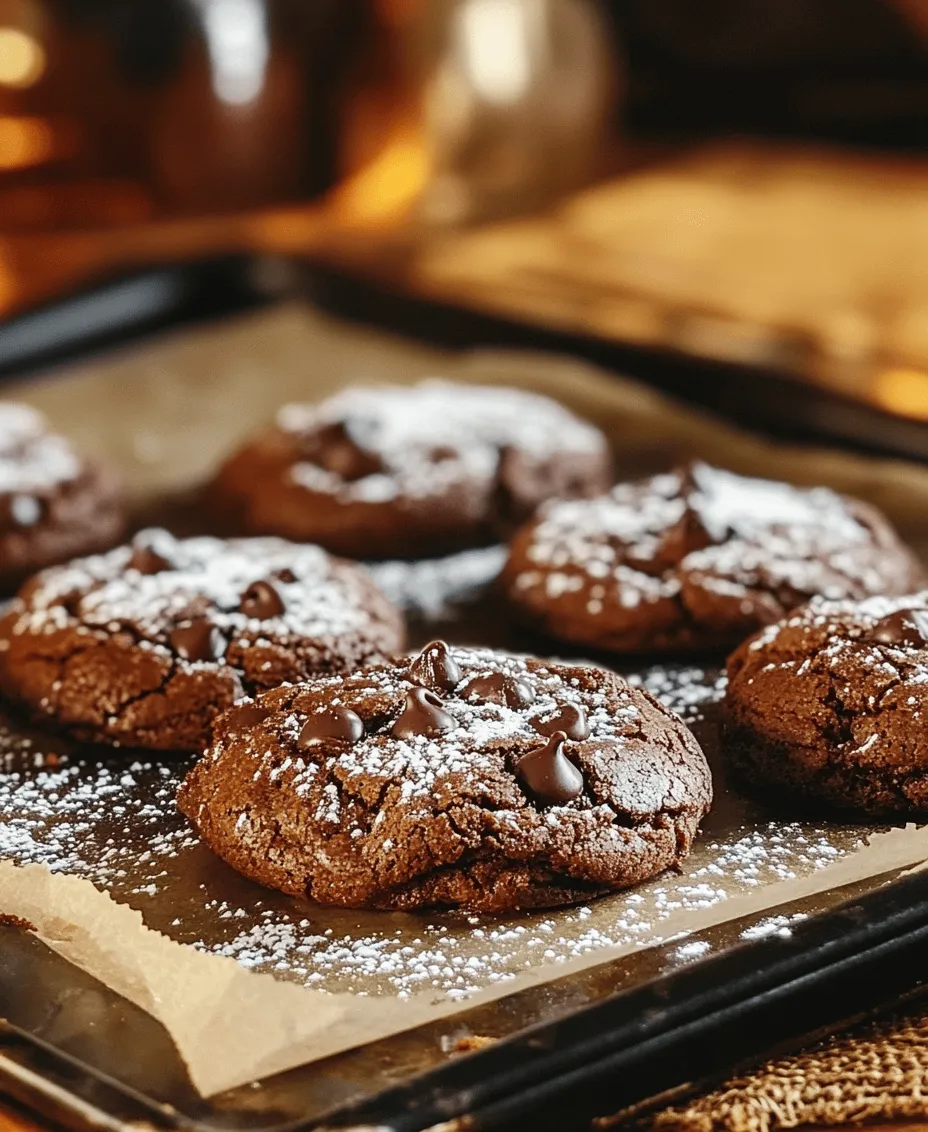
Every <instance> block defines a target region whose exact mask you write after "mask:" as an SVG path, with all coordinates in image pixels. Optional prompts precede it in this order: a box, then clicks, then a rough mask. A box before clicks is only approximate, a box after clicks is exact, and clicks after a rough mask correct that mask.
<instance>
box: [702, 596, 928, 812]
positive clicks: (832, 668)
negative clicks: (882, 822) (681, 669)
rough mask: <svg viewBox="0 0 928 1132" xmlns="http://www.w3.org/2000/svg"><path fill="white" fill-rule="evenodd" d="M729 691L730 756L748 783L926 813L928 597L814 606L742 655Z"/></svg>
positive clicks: (869, 808)
mask: <svg viewBox="0 0 928 1132" xmlns="http://www.w3.org/2000/svg"><path fill="white" fill-rule="evenodd" d="M728 680H729V683H728V690H727V693H726V697H725V702H724V727H723V740H724V746H725V751H726V753H727V754H728V756H729V757H730V758H731V759H732V761H733V763H734V764H735V766H736V767H737V768H738V769H740V771H741V772H742V774H743V775H744V776H745V777H747V778H748V779H750V780H752V781H754V782H758V783H761V784H763V785H764V787H765V788H768V789H769V787H771V786H773V787H775V788H778V789H780V790H783V791H787V792H789V793H791V794H793V795H795V796H798V797H804V798H809V799H813V800H816V801H818V802H820V803H821V802H825V803H827V804H828V805H831V806H839V807H842V808H845V809H855V810H862V811H865V812H866V813H869V814H877V815H882V814H893V813H918V814H925V813H928V732H926V729H925V721H926V719H928V592H923V593H920V594H915V595H914V596H908V597H893V598H886V597H873V598H868V599H867V600H865V601H860V602H850V601H848V602H828V601H821V600H817V601H813V602H811V603H810V604H809V605H808V606H806V607H805V608H803V609H800V610H798V611H797V612H795V613H794V614H793V615H792V616H790V617H789V618H787V619H785V620H783V621H780V622H779V623H778V624H776V625H771V626H769V627H768V628H766V629H764V630H763V631H762V632H761V633H760V634H758V635H757V636H756V637H754V638H753V639H752V640H750V641H746V642H745V643H744V644H742V645H741V647H740V648H739V649H738V650H737V651H736V652H735V653H734V655H733V656H732V657H731V658H730V659H729V661H728Z"/></svg>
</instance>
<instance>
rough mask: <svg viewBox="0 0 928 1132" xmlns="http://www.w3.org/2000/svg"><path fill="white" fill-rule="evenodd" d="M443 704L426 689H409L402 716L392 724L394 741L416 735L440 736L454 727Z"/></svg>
mask: <svg viewBox="0 0 928 1132" xmlns="http://www.w3.org/2000/svg"><path fill="white" fill-rule="evenodd" d="M444 706H445V705H444V704H443V703H442V701H441V700H440V699H439V698H438V696H436V695H435V693H434V692H430V691H429V690H428V689H427V688H410V690H409V692H408V694H407V696H406V706H405V707H404V708H403V714H402V715H401V716H400V717H399V719H398V720H397V721H396V723H394V724H393V728H392V731H391V734H392V735H393V737H394V738H395V739H412V738H414V737H415V736H417V735H440V734H441V733H442V732H443V731H450V730H451V728H452V727H454V720H453V719H452V718H451V716H450V715H449V714H448V713H447V712H446V711H445V710H444Z"/></svg>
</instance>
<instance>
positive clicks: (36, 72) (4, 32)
mask: <svg viewBox="0 0 928 1132" xmlns="http://www.w3.org/2000/svg"><path fill="white" fill-rule="evenodd" d="M44 72H45V50H44V48H43V47H42V44H41V43H39V41H38V40H37V39H35V38H33V36H31V35H29V34H28V33H27V32H25V31H22V30H21V29H20V28H11V27H0V86H9V87H13V88H14V89H15V90H24V89H25V88H26V87H30V86H33V85H34V84H35V83H37V82H38V81H39V79H40V78H41V77H42V75H43V73H44Z"/></svg>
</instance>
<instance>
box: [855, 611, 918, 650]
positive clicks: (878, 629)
mask: <svg viewBox="0 0 928 1132" xmlns="http://www.w3.org/2000/svg"><path fill="white" fill-rule="evenodd" d="M868 639H869V640H871V641H873V642H875V643H876V644H878V645H896V646H897V647H898V646H903V647H908V648H913V649H923V648H928V610H925V609H900V610H898V611H897V612H896V613H890V614H889V615H888V616H886V617H883V618H882V619H881V620H880V621H877V623H876V624H875V625H874V626H873V628H872V629H871V630H870V632H869V634H868Z"/></svg>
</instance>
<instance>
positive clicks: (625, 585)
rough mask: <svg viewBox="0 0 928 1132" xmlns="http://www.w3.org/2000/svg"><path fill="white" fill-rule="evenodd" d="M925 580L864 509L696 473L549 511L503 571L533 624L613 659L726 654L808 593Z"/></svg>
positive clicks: (908, 585) (694, 469) (905, 585)
mask: <svg viewBox="0 0 928 1132" xmlns="http://www.w3.org/2000/svg"><path fill="white" fill-rule="evenodd" d="M924 581H925V573H924V571H923V569H922V567H921V566H920V565H919V564H918V563H917V562H916V560H915V558H914V556H913V555H912V553H911V551H910V550H909V549H908V548H907V547H906V546H904V545H903V543H902V542H901V541H900V540H899V537H898V536H897V535H896V533H895V531H894V530H893V529H892V527H891V526H890V525H889V523H888V522H887V520H886V519H885V518H884V517H883V516H882V515H881V514H880V513H879V512H878V511H877V510H876V509H875V508H873V507H871V506H870V505H869V504H866V503H861V502H860V501H859V500H856V499H850V498H847V497H846V496H842V495H837V494H836V493H835V492H833V491H829V490H828V489H827V488H822V487H819V488H811V489H810V488H797V487H790V486H789V485H787V484H782V483H775V482H773V481H770V480H760V479H747V478H745V477H744V476H736V475H734V474H732V473H731V472H725V471H720V470H719V469H717V468H710V467H708V466H707V465H706V464H701V463H696V464H693V465H692V466H690V467H688V468H685V469H683V470H681V471H676V472H672V473H669V474H666V475H659V476H654V477H653V478H651V479H648V480H644V481H642V482H639V483H631V484H620V485H619V486H618V487H615V488H614V489H613V490H612V492H611V493H610V494H609V495H606V496H603V497H602V498H599V499H594V500H583V501H570V502H558V503H553V504H550V505H549V506H547V507H546V508H544V509H543V510H542V511H541V513H540V515H539V516H538V518H537V519H536V520H535V521H534V522H533V523H531V524H529V525H528V526H527V527H525V528H524V529H523V530H521V531H520V532H519V533H518V534H517V535H516V537H515V539H514V541H513V543H512V546H511V550H510V555H509V561H508V563H507V565H506V568H505V570H504V572H503V586H504V589H505V592H506V594H507V595H508V599H509V601H510V603H511V605H512V608H513V609H515V610H516V611H517V612H518V613H519V614H520V616H521V617H522V618H523V619H525V620H526V621H528V622H529V623H530V624H532V625H534V626H536V627H538V628H540V629H542V630H543V631H545V632H546V633H548V634H550V635H551V636H553V637H557V638H560V639H562V640H567V641H578V642H580V643H582V644H585V645H592V646H594V647H597V648H602V649H612V650H615V651H617V652H652V651H668V650H674V649H697V648H717V647H721V646H732V645H735V644H737V643H738V642H739V641H741V640H743V639H744V637H745V636H747V635H748V634H749V633H752V632H754V631H755V630H756V629H758V628H759V627H760V626H761V625H766V624H768V623H770V622H772V621H776V620H777V619H778V618H780V617H782V616H783V615H784V613H786V612H787V611H789V610H790V609H794V608H795V607H796V606H798V605H800V604H802V603H803V602H805V601H807V600H808V599H809V598H810V597H812V596H814V595H822V596H825V597H829V598H834V599H838V598H844V597H853V598H861V597H866V596H868V595H870V594H877V593H885V594H900V593H909V592H911V591H912V590H913V589H917V588H918V587H919V586H920V585H921V584H923V583H924Z"/></svg>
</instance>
